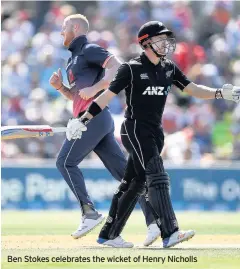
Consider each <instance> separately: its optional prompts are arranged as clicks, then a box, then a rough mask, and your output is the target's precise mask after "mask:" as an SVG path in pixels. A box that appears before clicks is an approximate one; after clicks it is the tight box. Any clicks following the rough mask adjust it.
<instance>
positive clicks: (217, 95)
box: [215, 89, 223, 99]
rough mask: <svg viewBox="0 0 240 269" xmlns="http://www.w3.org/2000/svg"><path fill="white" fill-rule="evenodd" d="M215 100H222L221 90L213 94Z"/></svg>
mask: <svg viewBox="0 0 240 269" xmlns="http://www.w3.org/2000/svg"><path fill="white" fill-rule="evenodd" d="M215 98H216V99H223V95H222V91H221V89H217V90H216V92H215Z"/></svg>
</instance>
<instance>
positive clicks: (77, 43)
mask: <svg viewBox="0 0 240 269" xmlns="http://www.w3.org/2000/svg"><path fill="white" fill-rule="evenodd" d="M86 43H87V37H86V35H80V36H78V37H76V38H74V39H73V41H72V42H71V43H70V45H69V48H68V50H70V51H71V52H73V51H75V50H76V49H80V48H82V46H83V45H84V44H86Z"/></svg>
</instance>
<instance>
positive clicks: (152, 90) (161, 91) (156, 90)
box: [142, 86, 171, 95]
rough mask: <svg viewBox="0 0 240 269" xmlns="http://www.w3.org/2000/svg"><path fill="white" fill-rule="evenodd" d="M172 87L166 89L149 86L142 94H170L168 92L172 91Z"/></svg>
mask: <svg viewBox="0 0 240 269" xmlns="http://www.w3.org/2000/svg"><path fill="white" fill-rule="evenodd" d="M170 89H171V87H170V86H168V87H167V89H166V90H165V88H164V87H159V86H157V87H154V86H149V87H147V89H146V90H145V91H144V92H143V94H142V95H168V92H169V91H170Z"/></svg>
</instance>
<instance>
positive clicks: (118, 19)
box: [1, 1, 240, 164]
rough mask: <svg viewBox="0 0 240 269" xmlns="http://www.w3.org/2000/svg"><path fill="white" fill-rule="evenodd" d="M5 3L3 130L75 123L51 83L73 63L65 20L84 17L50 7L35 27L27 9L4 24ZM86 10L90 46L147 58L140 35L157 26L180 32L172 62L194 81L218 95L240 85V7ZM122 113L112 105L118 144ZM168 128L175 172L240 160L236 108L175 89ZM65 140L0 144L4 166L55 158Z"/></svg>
mask: <svg viewBox="0 0 240 269" xmlns="http://www.w3.org/2000/svg"><path fill="white" fill-rule="evenodd" d="M4 3H5V2H3V3H2V32H1V37H2V49H1V55H2V103H1V105H2V114H1V115H2V118H1V124H2V125H29V124H31V125H39V124H49V125H52V126H64V125H66V123H67V120H68V119H69V118H70V117H71V116H72V114H71V111H72V104H71V102H70V101H67V100H66V99H64V97H62V96H61V95H60V94H59V93H58V92H57V91H56V90H54V89H53V88H52V87H51V86H50V85H49V78H50V76H51V74H52V73H53V72H54V71H56V70H57V69H58V68H59V67H60V68H61V69H62V71H64V67H65V64H66V61H67V58H68V57H69V55H70V53H69V51H68V50H66V49H65V48H64V47H63V46H62V37H61V35H60V30H61V25H62V22H63V19H64V18H65V17H66V16H68V15H70V14H74V13H81V10H78V9H77V8H76V7H74V6H72V5H69V4H68V3H66V2H59V1H58V2H52V3H51V4H50V8H49V10H48V11H47V12H46V13H45V16H44V18H43V20H42V23H41V25H40V26H38V27H37V25H36V23H35V19H34V15H33V13H32V12H31V11H29V10H27V9H22V10H16V11H15V12H11V14H8V16H4V15H5V14H4V12H6V8H5V6H4ZM71 3H73V2H71ZM88 3H89V2H85V5H86V9H85V13H84V15H86V16H87V18H88V19H89V22H90V31H89V33H88V38H89V40H90V41H91V42H94V43H97V44H99V45H101V46H103V47H104V48H106V49H108V50H109V51H110V52H112V53H114V54H115V55H116V56H118V57H119V58H121V59H122V60H123V61H126V60H129V59H130V58H132V57H135V56H137V55H138V54H139V53H140V52H141V49H140V47H139V46H138V44H137V39H136V34H137V31H138V29H139V27H140V26H141V25H142V24H143V23H145V22H146V21H148V20H159V21H162V22H163V23H165V24H166V25H167V26H168V27H169V28H171V29H172V30H173V31H174V32H175V34H176V39H177V47H176V51H175V53H174V55H172V56H171V57H172V59H173V60H174V61H175V62H176V64H177V65H178V66H179V67H180V69H181V70H182V71H184V73H185V74H186V75H187V76H188V78H189V79H190V80H192V81H193V82H196V83H197V84H204V85H207V86H210V87H215V88H220V87H222V85H223V84H224V83H232V84H235V85H240V15H239V14H240V4H239V3H240V2H238V1H209V2H208V4H207V5H206V3H204V1H192V2H190V1H181V2H175V1H145V2H140V1H138V2H136V1H128V2H126V1H124V2H121V1H117V2H112V1H99V2H97V7H94V8H93V7H89V8H88V6H87V5H88ZM63 73H64V82H65V83H66V84H68V83H67V79H66V74H65V72H63ZM124 108H125V99H124V94H123V93H121V94H120V95H119V96H117V97H115V99H114V100H113V101H112V103H111V104H110V110H111V112H112V113H113V116H114V119H115V124H116V136H117V138H118V139H119V126H120V124H121V122H122V119H123V112H124ZM163 127H164V130H165V134H166V139H165V148H164V151H163V153H162V155H163V158H164V159H165V160H170V161H172V162H174V163H176V164H182V163H185V162H186V161H197V162H199V163H200V162H215V161H216V160H240V106H239V105H238V106H237V105H236V104H235V103H233V102H226V101H224V100H213V101H202V100H200V99H195V98H191V97H188V96H187V95H185V94H184V93H182V92H180V91H179V90H178V89H175V88H174V87H172V89H171V94H170V95H169V96H168V99H167V104H166V109H165V113H164V116H163ZM63 139H64V135H56V136H54V137H49V138H46V139H23V140H15V141H9V142H2V158H29V159H30V158H31V159H32V158H55V157H56V155H57V153H58V151H59V150H60V147H61V144H62V142H63ZM119 142H120V139H119ZM89 158H95V155H94V154H91V155H90V156H89Z"/></svg>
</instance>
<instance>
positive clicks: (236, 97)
mask: <svg viewBox="0 0 240 269" xmlns="http://www.w3.org/2000/svg"><path fill="white" fill-rule="evenodd" d="M221 94H222V97H223V99H226V100H230V101H234V102H236V103H239V102H240V87H239V86H233V85H232V84H224V85H223V87H222V89H221Z"/></svg>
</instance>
